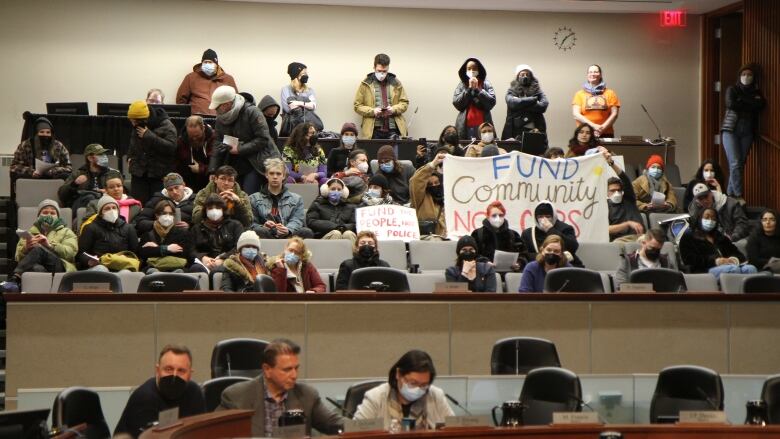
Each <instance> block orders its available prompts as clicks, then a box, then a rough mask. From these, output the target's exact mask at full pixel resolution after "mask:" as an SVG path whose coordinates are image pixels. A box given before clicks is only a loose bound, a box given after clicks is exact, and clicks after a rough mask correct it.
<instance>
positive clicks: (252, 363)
mask: <svg viewBox="0 0 780 439" xmlns="http://www.w3.org/2000/svg"><path fill="white" fill-rule="evenodd" d="M266 346H268V342H267V341H265V340H258V339H256V338H230V339H227V340H221V341H219V342H217V344H216V345H215V346H214V349H213V350H212V351H211V378H219V377H226V376H241V377H248V378H254V377H256V376H258V375H260V373H262V371H263V367H262V363H263V351H265V348H266Z"/></svg>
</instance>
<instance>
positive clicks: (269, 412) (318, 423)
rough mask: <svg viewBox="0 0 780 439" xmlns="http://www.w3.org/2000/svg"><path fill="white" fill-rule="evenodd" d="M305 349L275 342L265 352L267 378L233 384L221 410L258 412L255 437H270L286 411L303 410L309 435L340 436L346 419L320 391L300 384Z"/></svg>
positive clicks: (281, 340)
mask: <svg viewBox="0 0 780 439" xmlns="http://www.w3.org/2000/svg"><path fill="white" fill-rule="evenodd" d="M300 352H301V348H300V347H299V346H298V345H296V344H295V343H293V342H292V341H290V340H286V339H277V340H274V341H272V342H271V343H270V344H269V345H268V346H267V347H266V348H265V351H264V352H263V364H262V366H263V374H262V375H261V376H259V377H257V378H255V379H253V380H251V381H245V382H242V383H237V384H233V385H232V386H230V387H228V388H227V389H225V391H224V392H222V402H221V403H220V405H219V407H217V410H228V409H244V410H254V411H255V413H254V415H252V436H263V437H269V436H271V435H272V434H273V429H274V427H277V426H278V425H279V417H280V416H281V415H282V414H284V412H285V411H286V410H292V409H301V410H303V413H304V415H305V416H306V434H307V435H311V429H312V427H314V428H315V429H317V430H318V431H320V432H321V433H325V434H337V433H338V431H339V430H340V429H341V428H342V426H343V425H344V418H343V417H341V416H339V415H337V414H335V413H333V412H331V411H330V410H328V409H327V408H326V407H325V406H324V405H323V404H322V401H321V400H320V395H319V394H318V393H317V391H316V390H315V389H314V388H313V387H311V386H308V385H306V384H299V383H297V380H298V368H299V367H300V362H299V361H298V354H300Z"/></svg>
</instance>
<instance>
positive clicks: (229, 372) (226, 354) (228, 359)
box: [225, 352, 232, 376]
mask: <svg viewBox="0 0 780 439" xmlns="http://www.w3.org/2000/svg"><path fill="white" fill-rule="evenodd" d="M225 357H227V367H228V376H232V373H231V371H230V353H229V352H226V353H225Z"/></svg>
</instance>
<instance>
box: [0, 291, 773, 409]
mask: <svg viewBox="0 0 780 439" xmlns="http://www.w3.org/2000/svg"><path fill="white" fill-rule="evenodd" d="M5 297H6V300H7V302H8V310H7V313H8V319H7V324H8V329H7V351H6V355H7V362H6V401H7V405H8V406H9V407H14V406H15V403H16V396H17V390H18V389H19V388H61V387H67V386H73V385H80V386H89V387H111V386H137V385H139V384H140V383H142V382H144V381H145V380H146V379H148V378H149V377H150V376H152V375H153V373H154V364H155V363H156V361H157V355H158V353H159V351H160V349H161V348H162V347H163V346H164V345H166V344H168V343H181V344H185V345H187V346H188V347H189V348H190V349H191V350H192V353H193V356H194V360H193V367H194V374H193V379H194V380H196V381H197V382H204V381H206V380H207V379H209V378H210V372H209V371H210V358H211V351H212V348H213V347H214V345H215V344H216V342H217V341H219V340H223V339H226V338H233V337H253V338H260V339H264V340H271V339H274V338H277V337H287V338H290V339H292V340H294V341H296V342H298V343H299V344H300V345H301V347H302V349H303V351H302V353H301V371H300V377H301V378H308V379H313V378H354V377H376V376H384V375H385V374H386V373H387V368H388V366H389V365H390V364H393V363H394V362H395V361H396V360H397V359H398V357H399V356H400V355H401V354H402V353H404V352H406V351H407V350H409V349H411V348H418V349H423V350H426V351H427V352H429V353H430V354H431V356H432V357H433V359H434V361H435V364H436V367H437V369H438V371H439V373H440V374H441V375H450V376H453V375H489V374H490V352H491V349H492V346H493V343H495V341H496V340H499V339H501V338H504V337H511V336H519V335H524V336H534V337H542V338H546V339H549V340H552V341H553V342H554V343H555V344H556V346H557V349H558V353H559V356H560V358H561V362H562V363H563V365H564V367H566V368H567V369H570V370H572V371H574V372H575V373H578V374H634V373H657V372H658V371H660V370H661V369H662V368H664V367H666V366H669V365H673V364H697V365H701V366H705V367H709V368H712V369H714V370H716V371H718V372H720V373H722V374H762V375H770V374H775V373H778V367H779V366H778V365H780V345H778V343H776V340H778V339H780V319H779V318H778V316H780V295H773V294H755V295H750V294H723V293H717V294H700V293H683V294H652V293H651V294H628V293H618V294H568V293H558V294H420V293H412V294H408V293H407V294H395V293H360V294H354V293H353V294H347V293H331V294H281V293H270V294H262V293H260V294H235V293H221V292H220V293H215V292H202V293H181V294H67V293H66V294H6V295H5Z"/></svg>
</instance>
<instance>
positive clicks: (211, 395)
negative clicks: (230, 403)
mask: <svg viewBox="0 0 780 439" xmlns="http://www.w3.org/2000/svg"><path fill="white" fill-rule="evenodd" d="M251 379H252V378H249V377H242V376H230V377H219V378H212V379H210V380H208V381H206V382H205V383H203V384H202V385H201V387H202V388H203V397H204V398H205V399H206V411H207V412H213V411H214V410H216V409H217V407H219V403H220V402H221V401H222V391H223V390H225V389H227V388H228V387H230V386H232V385H233V384H236V383H240V382H243V381H250V380H251Z"/></svg>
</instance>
